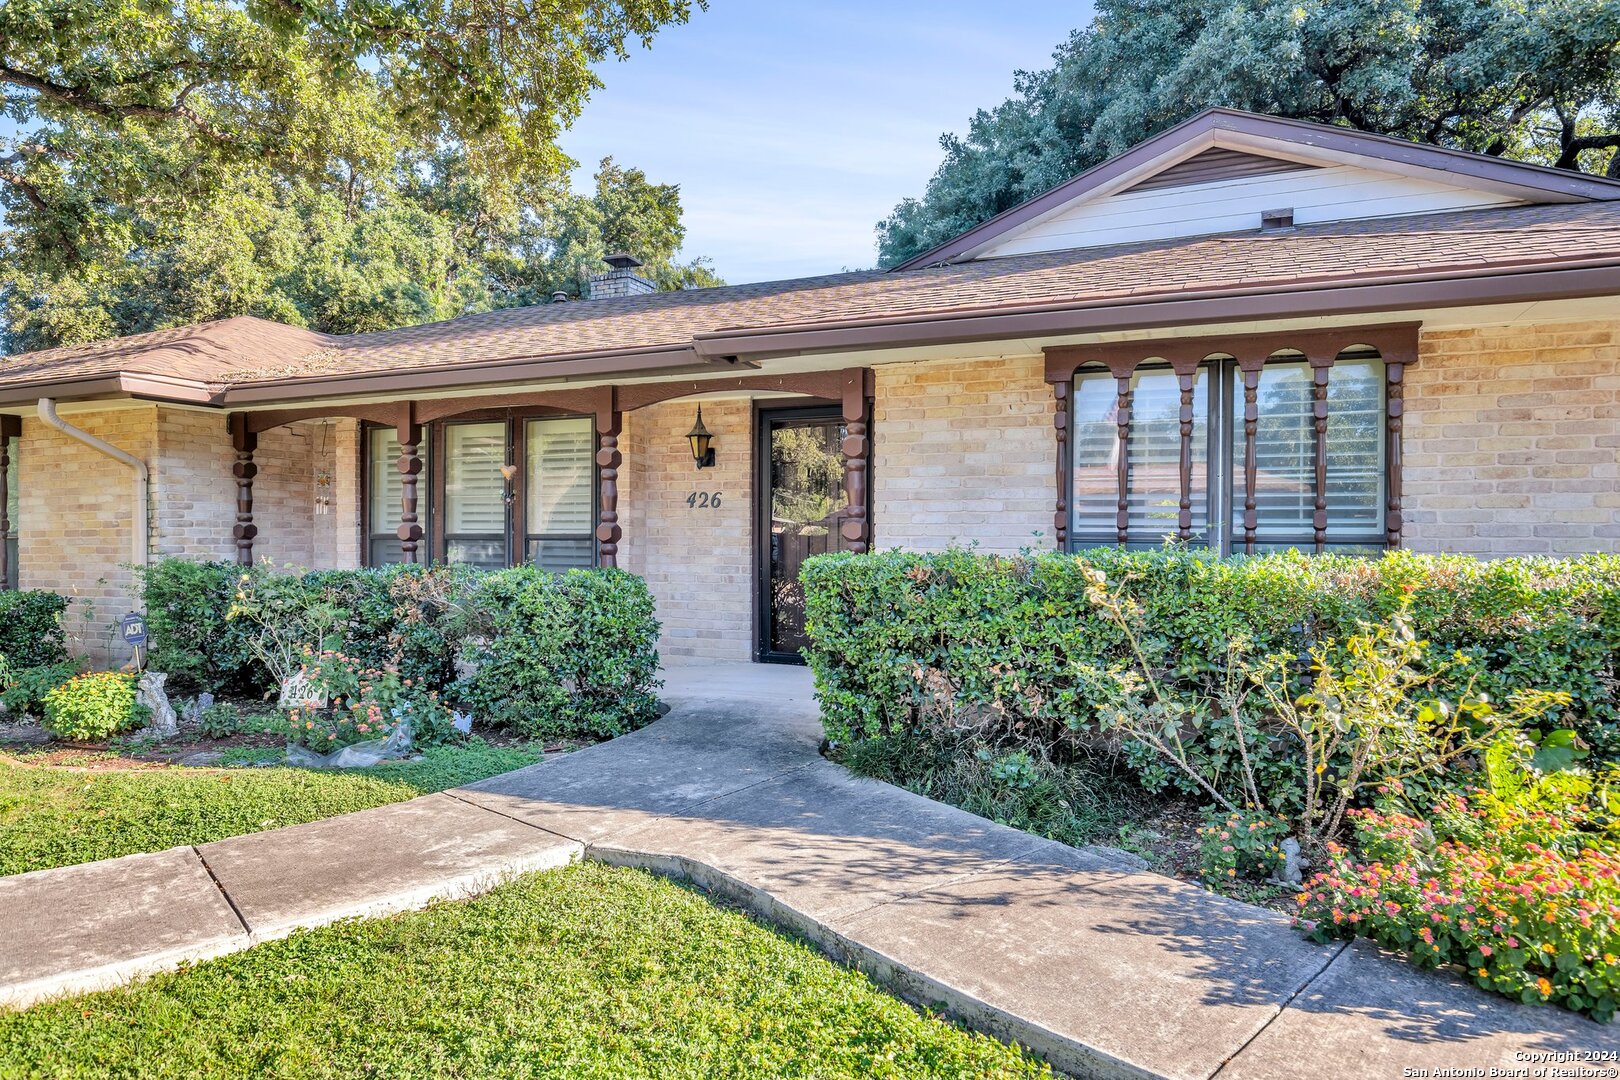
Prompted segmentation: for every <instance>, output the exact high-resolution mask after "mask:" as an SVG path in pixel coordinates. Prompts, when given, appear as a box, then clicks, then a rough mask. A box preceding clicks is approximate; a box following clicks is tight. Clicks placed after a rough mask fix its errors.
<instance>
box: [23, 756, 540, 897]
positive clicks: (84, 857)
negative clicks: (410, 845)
mask: <svg viewBox="0 0 1620 1080" xmlns="http://www.w3.org/2000/svg"><path fill="white" fill-rule="evenodd" d="M539 757H540V754H539V751H538V749H528V748H514V747H497V746H490V745H487V744H483V743H478V742H474V743H472V744H469V745H467V746H460V747H436V748H433V749H429V750H426V751H424V753H423V755H422V760H420V761H401V762H389V763H386V764H383V765H378V766H375V767H373V768H370V769H366V770H346V771H335V772H315V771H310V770H305V769H290V768H285V767H273V768H234V769H232V768H225V769H215V768H186V767H177V766H151V765H141V764H140V763H134V762H129V761H127V760H125V759H119V758H117V756H116V755H112V754H100V755H95V754H92V755H88V756H87V757H86V759H85V767H81V768H61V767H49V766H38V765H30V764H27V763H26V762H24V763H22V764H7V763H6V762H4V761H0V875H4V874H20V873H22V872H23V871H25V870H42V869H45V868H47V867H52V866H69V865H72V864H74V863H82V862H91V861H94V860H96V859H110V858H113V857H115V856H118V855H130V854H133V853H135V852H138V851H161V850H163V849H164V848H170V847H175V846H177V845H180V844H203V843H207V842H209V841H211V840H221V839H224V838H225V837H227V836H239V835H241V834H242V833H250V832H258V831H260V830H262V829H274V828H279V827H280V826H283V825H298V824H302V823H303V822H306V821H315V820H317V819H319V818H324V817H331V816H332V815H334V814H346V813H348V812H349V811H351V810H365V809H367V808H369V807H373V806H381V805H383V804H384V803H392V802H401V801H403V800H405V799H413V798H415V797H416V796H418V795H423V794H426V793H427V792H430V791H442V790H444V789H445V788H451V787H456V786H457V785H460V784H466V783H470V782H472V781H474V780H480V779H482V778H484V777H486V776H493V775H495V774H496V773H502V772H507V771H509V770H511V769H517V768H521V767H522V766H524V765H528V764H531V763H533V762H535V761H537V760H539ZM98 766H99V767H98ZM131 766H135V767H131Z"/></svg>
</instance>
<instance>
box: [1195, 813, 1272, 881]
mask: <svg viewBox="0 0 1620 1080" xmlns="http://www.w3.org/2000/svg"><path fill="white" fill-rule="evenodd" d="M1287 836H1288V822H1287V821H1285V820H1283V819H1282V818H1279V817H1275V816H1273V815H1270V814H1257V813H1244V812H1243V811H1240V810H1239V811H1232V812H1230V813H1226V814H1213V813H1212V814H1209V815H1206V820H1205V822H1204V824H1203V825H1201V826H1200V827H1199V829H1198V863H1199V867H1200V869H1201V871H1202V873H1203V875H1204V880H1205V881H1207V882H1209V883H1210V884H1211V885H1224V884H1225V883H1227V882H1228V881H1231V880H1234V879H1236V878H1240V877H1243V878H1259V879H1261V880H1265V879H1268V878H1278V877H1281V875H1282V869H1283V866H1284V864H1285V863H1286V862H1287V857H1286V855H1285V854H1284V852H1283V849H1282V842H1283V839H1284V838H1285V837H1287Z"/></svg>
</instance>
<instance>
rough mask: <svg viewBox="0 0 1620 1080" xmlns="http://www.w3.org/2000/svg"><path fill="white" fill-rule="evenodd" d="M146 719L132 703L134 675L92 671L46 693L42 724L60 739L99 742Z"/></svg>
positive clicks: (119, 672) (142, 712) (138, 706)
mask: <svg viewBox="0 0 1620 1080" xmlns="http://www.w3.org/2000/svg"><path fill="white" fill-rule="evenodd" d="M145 720H146V709H145V707H144V706H141V705H137V704H136V703H135V676H133V675H130V674H128V673H127V672H122V671H92V672H88V673H86V674H84V675H75V676H74V677H73V678H71V679H69V680H68V681H67V682H65V683H63V684H62V685H61V686H58V687H56V689H54V690H51V691H50V692H48V693H47V694H46V695H45V716H44V719H43V720H42V721H41V722H42V724H43V726H44V727H45V729H46V730H47V731H49V732H50V733H51V734H52V735H55V736H56V737H57V738H59V739H72V740H75V741H80V742H92V741H93V742H100V741H102V740H105V739H109V738H111V737H112V736H114V735H116V734H118V733H119V732H121V731H128V730H130V729H131V728H134V727H139V726H140V725H141V724H142V723H144V722H145Z"/></svg>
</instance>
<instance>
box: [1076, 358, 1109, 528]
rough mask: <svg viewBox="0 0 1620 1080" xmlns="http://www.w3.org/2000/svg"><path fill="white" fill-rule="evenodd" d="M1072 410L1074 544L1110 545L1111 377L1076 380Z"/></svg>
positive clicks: (1085, 376) (1099, 374) (1098, 375)
mask: <svg viewBox="0 0 1620 1080" xmlns="http://www.w3.org/2000/svg"><path fill="white" fill-rule="evenodd" d="M1072 407H1073V410H1074V420H1073V428H1072V430H1071V431H1070V436H1069V438H1070V443H1069V446H1070V451H1071V454H1072V457H1073V461H1074V470H1073V472H1074V487H1073V492H1072V495H1071V497H1070V500H1069V503H1070V511H1069V512H1070V515H1071V518H1072V523H1071V532H1072V534H1073V535H1074V536H1075V537H1076V538H1084V539H1090V540H1107V541H1108V542H1110V543H1112V542H1113V540H1114V537H1115V536H1116V535H1117V533H1118V530H1117V529H1116V527H1115V524H1114V514H1115V512H1116V508H1117V507H1118V505H1119V394H1118V392H1117V390H1116V387H1115V383H1114V377H1113V376H1112V375H1110V374H1108V373H1107V372H1106V371H1096V372H1085V373H1084V374H1082V375H1080V376H1078V377H1077V378H1076V379H1075V380H1074V401H1073V406H1072Z"/></svg>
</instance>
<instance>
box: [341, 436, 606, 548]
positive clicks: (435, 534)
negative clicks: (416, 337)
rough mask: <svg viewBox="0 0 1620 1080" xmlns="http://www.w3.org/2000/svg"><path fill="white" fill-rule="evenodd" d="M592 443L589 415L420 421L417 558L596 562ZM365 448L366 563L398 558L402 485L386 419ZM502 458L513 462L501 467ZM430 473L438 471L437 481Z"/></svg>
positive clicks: (505, 463) (393, 440)
mask: <svg viewBox="0 0 1620 1080" xmlns="http://www.w3.org/2000/svg"><path fill="white" fill-rule="evenodd" d="M430 441H431V443H432V445H433V447H435V448H436V452H433V453H430V451H429V443H430ZM595 446H596V434H595V428H594V425H593V423H592V421H591V419H590V418H589V417H565V418H550V417H548V418H544V419H529V418H519V419H512V420H481V419H476V420H474V419H469V420H449V421H441V422H438V423H435V424H432V425H430V426H429V427H426V428H424V429H423V435H422V447H421V454H422V459H423V462H422V463H423V471H422V474H421V478H420V480H419V483H418V485H417V491H418V495H419V499H420V502H419V506H420V509H419V512H418V516H419V519H420V521H421V523H422V527H423V530H424V532H425V534H426V535H425V536H424V539H423V542H422V556H423V558H424V559H429V560H432V561H442V562H453V563H466V564H469V565H472V566H478V567H482V568H485V569H493V568H499V567H504V566H511V565H513V564H514V563H519V562H525V561H527V562H531V563H533V564H535V565H536V566H539V567H541V568H543V569H546V570H568V569H571V568H574V567H590V566H595V565H596V454H595ZM366 453H367V455H368V460H367V464H366V468H367V475H368V477H369V478H370V485H369V505H368V508H367V510H368V513H367V530H368V537H367V541H368V546H367V557H368V560H369V563H370V565H373V566H377V565H382V564H384V563H389V562H398V561H400V559H401V558H402V557H403V553H402V551H401V547H400V542H399V539H398V537H397V536H396V535H395V529H396V528H398V526H399V519H400V513H401V511H400V497H401V488H402V485H401V481H400V476H399V470H398V467H397V465H396V462H397V460H398V458H399V443H398V442H397V441H396V440H395V438H394V431H393V429H391V428H374V429H372V430H371V431H370V433H369V435H368V439H367V442H366ZM509 462H512V463H515V464H517V465H520V466H521V467H518V468H514V469H511V470H508V469H507V468H506V466H507V464H508V463H509ZM509 471H510V472H511V473H512V476H511V479H510V481H509V480H508V478H507V473H508V472H509ZM430 474H431V475H432V476H434V477H438V478H440V479H439V480H438V482H437V483H436V484H435V483H430V482H429V476H430ZM430 492H431V493H432V496H433V497H432V500H431V506H430V505H429V497H428V496H429V493H430Z"/></svg>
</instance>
